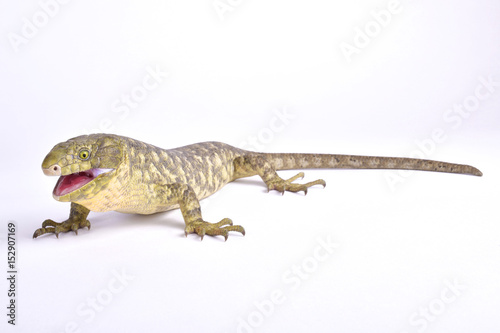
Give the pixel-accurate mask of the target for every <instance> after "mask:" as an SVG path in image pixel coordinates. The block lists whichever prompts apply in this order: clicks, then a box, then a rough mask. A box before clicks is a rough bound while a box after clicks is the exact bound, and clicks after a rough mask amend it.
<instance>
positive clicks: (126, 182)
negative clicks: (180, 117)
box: [33, 134, 482, 239]
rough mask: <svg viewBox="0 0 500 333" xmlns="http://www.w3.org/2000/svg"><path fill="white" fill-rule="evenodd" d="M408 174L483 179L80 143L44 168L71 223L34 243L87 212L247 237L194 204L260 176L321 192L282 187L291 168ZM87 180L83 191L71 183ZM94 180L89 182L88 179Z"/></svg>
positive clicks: (410, 162) (404, 161) (103, 137)
mask: <svg viewBox="0 0 500 333" xmlns="http://www.w3.org/2000/svg"><path fill="white" fill-rule="evenodd" d="M338 168H349V169H407V170H424V171H438V172H448V173H461V174H470V175H475V176H481V175H482V173H481V172H480V171H479V170H478V169H476V168H474V167H471V166H468V165H461V164H452V163H445V162H437V161H431V160H421V159H412V158H396V157H375V156H353V155H331V154H265V153H255V152H250V151H245V150H242V149H238V148H235V147H232V146H229V145H226V144H224V143H219V142H204V143H197V144H193V145H189V146H185V147H181V148H176V149H169V150H166V149H161V148H158V147H155V146H153V145H150V144H147V143H144V142H141V141H137V140H134V139H131V138H127V137H123V136H118V135H111V134H91V135H84V136H79V137H76V138H73V139H70V140H68V141H66V142H62V143H59V144H57V145H56V146H55V147H54V148H52V150H51V151H50V152H49V154H48V155H47V156H46V157H45V159H44V160H43V163H42V169H43V171H44V173H45V174H46V175H55V176H64V177H61V178H60V179H59V181H58V184H57V185H56V188H55V189H54V193H53V196H54V198H55V199H56V200H58V201H63V202H71V203H72V204H71V211H70V217H69V218H68V220H66V221H65V222H62V223H57V222H54V221H52V220H46V221H45V222H44V223H43V224H42V228H39V229H37V230H36V231H35V233H34V234H33V238H36V237H38V236H40V235H43V234H46V233H54V234H56V236H58V235H59V233H60V232H68V231H70V230H73V231H75V232H76V233H77V231H78V229H79V228H84V227H88V228H89V229H90V222H89V221H88V220H87V216H88V214H89V212H90V211H95V212H105V211H111V210H114V211H118V212H123V213H134V214H153V213H157V212H164V211H167V210H171V209H175V208H180V209H181V212H182V215H183V217H184V221H185V223H186V228H185V233H186V235H187V234H188V233H197V234H198V235H200V236H201V238H202V239H203V236H204V235H212V236H215V235H222V236H224V238H225V239H227V237H228V232H229V231H237V232H240V233H242V234H243V235H244V234H245V230H244V229H243V227H241V226H238V225H233V224H232V221H231V220H230V219H227V218H226V219H222V220H221V221H220V222H218V223H209V222H206V221H204V220H203V218H202V216H201V210H200V204H199V200H201V199H203V198H206V197H208V196H209V195H211V194H213V193H215V192H217V191H218V190H220V189H221V188H222V187H223V186H224V185H226V184H227V183H229V182H231V181H233V180H235V179H238V178H243V177H250V176H254V175H259V176H260V177H261V178H262V180H263V181H264V182H265V184H266V185H267V187H268V189H269V190H276V191H279V192H281V193H284V192H285V191H289V192H299V191H304V193H306V194H307V189H308V188H309V187H310V186H313V185H323V186H325V185H326V184H325V181H324V180H322V179H319V180H316V181H313V182H309V183H307V184H298V183H294V181H295V180H296V179H298V178H302V177H303V176H304V174H303V173H302V172H301V173H299V174H297V175H296V176H295V177H292V178H290V179H288V180H284V179H281V178H280V177H279V176H278V174H277V173H276V170H289V169H338ZM87 178H88V180H85V182H86V183H85V184H84V185H83V186H82V184H78V185H75V183H77V182H79V181H81V180H82V179H87ZM91 179H92V180H91Z"/></svg>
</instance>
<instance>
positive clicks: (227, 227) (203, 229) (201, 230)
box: [184, 218, 245, 241]
mask: <svg viewBox="0 0 500 333" xmlns="http://www.w3.org/2000/svg"><path fill="white" fill-rule="evenodd" d="M229 231H237V232H240V233H241V234H243V235H245V229H243V227H242V226H239V225H233V221H231V219H227V218H226V219H222V220H221V221H220V222H218V223H209V222H205V221H202V220H201V221H200V220H198V221H193V222H190V223H188V224H187V225H186V228H185V229H184V234H185V235H186V237H187V235H188V234H190V233H197V234H198V235H199V236H200V238H201V240H203V238H204V237H205V235H209V236H218V235H220V236H223V237H224V241H227V239H228V236H229Z"/></svg>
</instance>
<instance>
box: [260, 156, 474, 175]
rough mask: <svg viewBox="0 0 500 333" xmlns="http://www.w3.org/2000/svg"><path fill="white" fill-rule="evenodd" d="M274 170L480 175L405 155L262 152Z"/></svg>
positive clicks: (466, 168)
mask: <svg viewBox="0 0 500 333" xmlns="http://www.w3.org/2000/svg"><path fill="white" fill-rule="evenodd" d="M262 155H263V156H264V157H265V159H266V160H267V161H268V162H269V163H271V165H272V166H273V167H274V168H275V169H276V170H292V169H400V170H421V171H436V172H446V173H459V174H466V175H474V176H482V175H483V173H482V172H481V171H479V170H478V169H476V168H474V167H473V166H470V165H464V164H455V163H447V162H439V161H433V160H424V159H417V158H406V157H379V156H358V155H333V154H287V153H284V154H275V153H263V154H262Z"/></svg>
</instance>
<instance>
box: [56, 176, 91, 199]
mask: <svg viewBox="0 0 500 333" xmlns="http://www.w3.org/2000/svg"><path fill="white" fill-rule="evenodd" d="M94 178H95V177H94V175H93V174H92V173H91V172H79V173H73V174H71V175H67V176H61V177H60V178H59V180H58V181H57V184H56V187H55V188H54V194H55V195H56V196H58V197H60V196H62V195H65V194H68V193H70V192H73V191H74V190H77V189H79V188H80V187H82V186H83V185H85V184H87V183H89V182H90V181H92V180H93V179H94Z"/></svg>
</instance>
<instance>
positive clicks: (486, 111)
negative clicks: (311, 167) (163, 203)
mask: <svg viewBox="0 0 500 333" xmlns="http://www.w3.org/2000/svg"><path fill="white" fill-rule="evenodd" d="M45 3H50V2H48V0H42V1H41V2H38V1H22V2H15V3H14V2H11V1H9V2H7V1H3V2H2V3H1V4H0V22H1V23H0V24H1V29H0V35H1V38H0V61H1V63H0V85H1V86H0V110H1V114H2V130H1V136H2V137H1V142H2V145H1V156H2V158H1V160H2V163H1V164H0V168H1V170H0V175H1V177H2V179H1V182H2V191H0V197H1V202H2V203H3V204H2V209H1V210H0V215H1V219H0V221H1V223H2V226H1V230H0V231H1V233H2V234H1V235H0V236H1V238H2V244H1V246H2V250H1V253H2V254H1V255H0V262H1V261H3V263H1V264H0V266H1V267H2V271H5V273H1V276H4V275H7V273H6V271H7V267H6V266H7V263H6V255H7V254H6V244H5V238H6V231H7V223H8V221H15V223H16V224H17V233H16V237H17V249H18V251H17V253H18V257H17V259H18V270H19V274H18V284H17V292H18V294H17V305H18V307H17V325H16V326H15V327H12V326H11V325H8V324H7V323H6V322H7V316H6V313H7V310H6V304H7V302H8V298H7V289H8V286H7V283H6V279H5V278H1V279H0V280H1V281H2V282H1V283H0V288H1V289H0V295H1V296H0V304H1V307H0V308H1V309H3V310H1V311H0V318H2V319H1V323H0V327H2V331H5V330H7V331H8V332H10V331H13V332H14V331H16V332H115V331H125V332H137V331H144V332H146V331H147V332H165V331H167V332H237V331H239V332H280V331H281V332H285V331H287V332H304V331H309V332H395V333H399V332H445V331H446V332H472V331H474V332H494V331H495V332H497V331H498V330H499V329H500V319H499V317H498V309H499V308H500V290H499V282H498V281H500V266H499V262H500V226H499V219H498V215H499V212H498V198H499V190H498V188H499V184H500V183H499V180H500V177H499V175H498V165H499V163H500V158H499V157H498V152H499V142H500V141H499V139H500V135H499V125H500V115H499V112H498V110H499V106H500V85H499V84H498V82H500V62H499V61H498V60H499V57H500V45H499V33H500V4H499V3H498V1H495V0H478V1H456V0H455V1H452V0H445V1H438V2H436V1H429V0H421V1H416V0H415V1H409V0H406V1H403V0H401V2H400V3H399V5H398V6H396V8H397V9H398V10H397V11H395V13H394V14H391V17H390V18H389V17H388V16H387V15H386V16H384V15H382V14H380V13H387V12H383V11H382V10H386V9H387V8H388V6H389V1H363V0H358V1H343V2H340V1H335V2H334V1H326V0H324V1H321V0H312V1H307V2H304V1H289V0H288V1H284V0H282V1H278V0H275V1H255V0H241V1H236V0H233V1H229V0H223V1H221V3H223V4H226V5H228V6H230V9H231V10H228V11H226V12H224V13H222V14H221V13H220V12H218V11H217V10H216V9H215V7H214V6H213V2H212V0H205V1H167V0H165V1H153V0H151V1H106V2H89V1H70V2H68V3H65V4H62V3H61V4H59V5H58V6H57V7H55V6H54V2H52V5H48V6H47V5H44V6H42V5H41V4H45ZM42 7H45V8H46V9H45V11H47V12H49V14H50V15H48V14H44V13H45V12H44V9H43V8H42ZM373 13H379V20H385V21H384V22H382V21H381V22H382V23H384V24H383V25H381V24H380V23H377V21H376V20H375V16H376V15H375V16H374V14H373ZM33 22H35V23H36V25H38V28H37V27H36V26H35V28H34V29H33V27H31V28H30V25H31V24H33ZM365 28H367V29H371V30H369V34H370V35H371V37H370V36H369V37H363V36H362V35H360V33H359V31H362V30H364V29H365ZM23 34H24V35H23ZM23 38H24V39H23ZM367 38H368V39H367ZM347 44H349V45H351V46H352V47H356V45H357V46H359V47H357V49H356V53H353V54H351V56H346V55H345V54H344V53H343V51H342V47H344V48H346V47H347V46H346V45H347ZM154 70H158V71H160V72H161V73H162V74H161V75H160V77H159V80H158V81H159V82H158V83H157V84H154V83H155V82H154V81H151V80H150V79H148V75H149V74H148V71H154ZM164 73H168V77H167V76H166V75H165V76H164ZM488 79H489V80H492V81H493V82H495V84H493V85H492V86H489V87H486V86H485V85H484V84H483V83H482V82H483V81H484V80H488ZM144 80H147V83H149V86H148V87H149V88H151V87H152V86H154V88H151V89H150V90H145V89H144V88H141V85H142V84H143V81H144ZM488 89H489V90H488ZM141 92H142V93H143V94H142V95H141ZM131 93H135V94H136V95H135V97H133V98H135V99H136V101H137V103H136V104H133V105H134V107H133V108H132V107H128V108H127V107H125V108H123V104H120V103H121V102H120V101H121V99H122V98H124V97H123V96H126V95H130V94H131ZM478 94H479V95H478ZM478 96H480V97H481V99H479V98H478ZM476 102H477V103H476ZM474 103H476V104H474ZM119 106H122V108H121V109H118V107H119ZM465 106H466V107H467V108H468V109H469V111H467V109H466V108H465ZM460 108H462V109H463V110H465V111H464V112H463V113H462V115H460V114H458V113H456V112H455V111H454V110H459V109H460ZM276 112H281V114H283V112H286V113H287V114H288V116H287V117H288V118H285V120H284V119H283V118H277V116H276V114H277V113H276ZM95 131H105V132H112V133H116V134H120V135H126V136H130V137H133V138H136V139H139V140H142V141H145V142H148V143H152V144H155V145H157V146H160V147H164V148H171V147H177V146H180V145H185V144H190V143H194V142H199V141H207V140H218V141H223V142H226V143H229V144H232V145H235V146H240V147H241V146H246V147H247V148H249V149H252V148H255V149H257V148H258V149H259V150H264V151H275V152H280V151H281V152H323V153H347V154H349V153H350V154H363V155H386V156H391V155H392V156H412V155H421V156H423V157H425V158H430V159H437V160H444V161H449V162H457V163H466V164H471V165H474V166H476V167H478V168H479V169H481V170H482V171H483V172H484V176H483V177H482V178H478V177H472V176H462V175H449V174H436V173H428V172H417V173H414V174H411V175H408V174H399V173H397V172H388V171H366V170H361V171H356V170H352V171H347V170H319V171H306V178H305V181H310V180H314V179H317V178H323V179H325V180H326V182H327V187H326V188H325V189H321V187H319V188H313V189H311V190H310V191H309V194H308V195H307V196H305V197H304V195H302V194H291V193H286V194H285V195H284V197H282V196H281V195H279V194H277V193H270V194H268V193H266V189H265V187H264V186H263V184H262V182H261V181H260V179H259V178H251V179H249V180H243V181H238V182H235V183H232V184H229V185H228V186H226V187H225V188H224V189H223V190H222V191H221V192H219V194H218V195H216V196H214V197H212V198H209V199H208V200H206V201H205V202H204V203H203V212H204V217H205V219H207V220H209V221H212V222H216V221H219V220H220V219H222V218H224V217H230V218H232V219H233V220H234V221H235V223H237V224H241V225H243V226H244V227H245V228H246V230H247V235H246V236H245V237H241V236H240V235H238V234H234V235H231V237H230V238H229V239H228V241H227V242H224V241H223V239H222V238H219V237H215V238H213V237H205V239H204V240H203V242H200V241H199V237H197V236H195V235H190V236H189V237H187V238H185V237H184V231H183V228H184V222H183V220H182V216H181V214H180V212H179V211H172V212H169V213H165V214H157V215H153V216H134V215H125V214H120V213H115V212H108V213H91V214H90V216H89V219H90V221H91V223H92V229H91V230H90V231H87V230H81V231H80V233H79V235H78V236H75V235H74V234H71V233H68V234H62V235H60V237H59V239H56V237H55V236H53V235H48V236H44V237H41V238H39V239H36V240H32V239H31V236H32V233H33V231H34V230H35V229H36V228H38V227H40V225H41V223H42V221H43V220H44V219H46V218H52V219H54V220H56V221H62V220H64V219H66V218H67V215H68V212H69V204H65V203H59V202H57V201H55V200H53V199H52V197H51V191H52V188H53V186H54V184H55V181H56V179H54V178H51V177H45V176H44V175H43V174H42V172H41V170H40V164H41V161H42V159H43V158H44V156H45V155H46V154H47V153H48V152H49V150H50V149H51V148H52V146H53V145H55V144H56V143H58V142H61V141H65V140H67V139H68V138H71V137H74V136H77V135H80V134H84V133H89V132H95ZM433 133H440V134H439V140H435V139H436V138H435V139H433ZM252 138H256V139H254V141H255V142H254V143H253V144H249V143H250V142H251V141H252ZM431 140H432V141H431ZM281 174H282V175H283V177H288V176H291V175H293V174H295V172H293V171H292V172H282V173H281ZM388 179H392V184H393V185H392V186H391V185H390V184H391V182H390V181H389V180H388ZM328 240H331V241H335V242H336V243H338V247H337V248H336V249H334V250H332V251H331V253H329V252H326V250H324V249H323V248H321V247H320V246H321V244H322V242H323V243H324V242H327V241H328ZM297 269H300V270H301V271H302V272H303V273H297ZM306 273H307V274H306ZM121 274H125V275H126V276H129V278H130V279H129V280H125V281H122V282H120V281H121V280H118V279H117V278H116V275H121ZM132 277H133V278H132ZM453 284H454V285H455V287H450V285H453ZM276 295H280V297H278V299H275V298H276V297H275V296H276ZM273 300H274V301H275V303H274V304H273V305H272V306H271V305H270V304H272V303H271V302H272V301H273Z"/></svg>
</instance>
